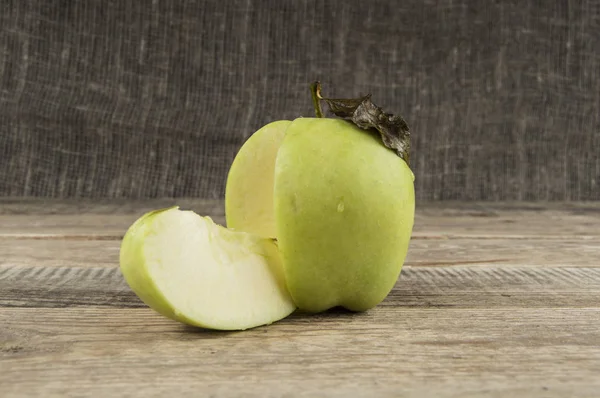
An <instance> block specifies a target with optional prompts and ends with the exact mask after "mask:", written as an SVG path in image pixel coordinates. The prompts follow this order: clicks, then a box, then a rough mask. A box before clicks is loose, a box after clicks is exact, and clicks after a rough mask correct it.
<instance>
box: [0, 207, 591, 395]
mask: <svg viewBox="0 0 600 398" xmlns="http://www.w3.org/2000/svg"><path fill="white" fill-rule="evenodd" d="M175 202H177V201H151V202H131V203H129V202H122V203H116V202H111V203H85V202H71V203H68V202H46V203H42V202H37V201H30V202H25V203H23V202H17V201H10V200H3V201H0V396H1V397H21V396H44V397H51V396H57V397H58V396H61V397H63V396H76V397H97V396H165V395H167V394H174V393H175V394H178V395H183V394H193V395H194V396H226V397H227V396H256V397H271V396H272V397H280V396H290V397H293V396H306V397H319V396H340V397H341V396H343V397H350V396H351V397H362V396H364V397H368V396H369V397H370V396H381V397H385V396H394V397H396V396H407V397H431V396H436V397H473V396H490V397H515V396H518V397H538V396H539V397H567V396H568V397H597V396H598V391H600V376H599V375H600V204H545V205H527V204H505V203H497V204H446V205H444V204H430V205H423V206H421V207H420V208H419V210H418V215H417V220H416V226H415V230H416V231H415V238H414V239H413V241H412V242H411V247H410V253H409V258H408V259H407V263H406V266H405V268H404V270H403V271H402V275H401V278H400V280H399V281H398V283H397V285H396V287H395V288H394V290H393V291H392V293H391V294H390V295H389V297H388V298H387V299H386V300H385V301H384V302H383V303H382V304H381V305H379V306H378V307H377V308H375V309H373V310H371V311H368V312H366V313H363V314H351V313H347V312H344V311H330V312H328V313H325V314H321V315H314V316H308V315H304V314H294V315H292V316H291V317H289V318H287V319H284V320H282V321H280V322H277V323H275V324H273V325H270V326H267V327H261V328H257V329H253V330H248V331H244V332H236V333H224V332H211V331H204V330H197V329H192V328H189V327H186V326H183V325H180V324H178V323H176V322H173V321H170V320H168V319H165V318H163V317H161V316H160V315H157V314H155V313H154V312H152V311H151V310H149V309H148V308H147V307H145V306H144V305H143V303H141V302H140V301H139V300H138V299H137V297H136V296H135V295H134V294H133V293H132V292H131V291H130V289H129V288H128V286H127V285H126V283H125V282H124V280H123V278H122V276H121V274H120V272H119V269H118V252H119V244H120V237H121V236H122V235H123V233H124V230H125V229H126V228H127V227H128V226H129V224H130V223H131V222H133V220H135V218H136V217H138V216H139V215H140V214H142V213H143V212H144V211H147V210H150V209H153V208H157V207H162V206H168V205H171V204H173V203H175ZM178 202H180V203H181V204H182V207H187V208H192V209H194V210H196V211H198V212H201V213H203V214H209V215H211V216H214V218H215V219H216V220H219V221H221V222H222V219H223V213H222V204H221V203H220V202H210V201H203V202H199V201H189V200H187V201H178Z"/></svg>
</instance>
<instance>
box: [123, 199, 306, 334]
mask: <svg viewBox="0 0 600 398" xmlns="http://www.w3.org/2000/svg"><path fill="white" fill-rule="evenodd" d="M120 264H121V271H122V273H123V276H124V277H125V280H126V281H127V283H128V284H129V286H130V287H131V289H132V290H133V291H134V292H135V293H136V294H137V295H138V297H140V299H141V300H142V301H143V302H144V303H146V304H147V305H148V306H149V307H151V308H152V309H154V310H156V311H157V312H159V313H160V314H162V315H165V316H167V317H169V318H171V319H174V320H176V321H180V322H183V323H186V324H190V325H194V326H200V327H204V328H210V329H220V330H244V329H248V328H252V327H256V326H260V325H265V324H270V323H272V322H275V321H277V320H280V319H282V318H284V317H286V316H288V315H289V314H290V313H292V312H293V311H294V310H295V305H294V303H293V301H292V299H291V297H290V295H289V293H288V291H287V289H286V286H285V279H284V275H283V270H282V264H281V257H280V255H279V251H278V249H277V245H276V243H275V242H274V241H273V240H272V239H266V238H263V237H259V236H258V235H253V234H250V233H246V232H236V231H231V230H228V229H226V228H224V227H221V226H219V225H216V224H215V223H214V222H213V221H212V220H211V219H210V218H209V217H201V216H199V215H198V214H196V213H194V212H192V211H181V210H179V209H178V208H176V207H174V208H169V209H163V210H157V211H153V212H150V213H147V214H145V215H143V216H142V217H140V218H139V219H138V220H137V221H136V222H135V223H134V224H133V225H132V226H131V227H130V228H129V230H128V231H127V233H126V234H125V237H124V239H123V242H122V245H121V252H120Z"/></svg>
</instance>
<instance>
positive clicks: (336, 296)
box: [226, 118, 415, 312]
mask: <svg viewBox="0 0 600 398" xmlns="http://www.w3.org/2000/svg"><path fill="white" fill-rule="evenodd" d="M269 126H271V125H267V126H266V127H265V128H263V129H261V130H259V131H258V132H257V133H256V135H255V136H254V135H253V136H252V137H251V138H250V139H249V140H248V141H247V143H246V144H244V145H243V146H242V148H241V150H240V151H239V152H238V154H237V156H236V159H235V161H234V165H244V166H243V167H239V166H238V167H232V169H231V171H230V173H229V175H228V181H227V189H226V203H228V204H229V206H228V207H227V209H226V210H227V214H226V217H227V226H228V227H230V228H233V229H236V230H240V231H246V232H251V233H256V234H263V235H265V234H266V235H265V236H268V237H276V238H277V240H278V244H279V249H280V252H281V255H282V258H283V268H284V272H285V277H286V282H287V287H288V289H289V291H290V293H291V295H292V298H293V299H294V302H295V303H296V305H297V306H298V307H299V308H301V309H303V310H305V311H308V312H320V311H323V310H327V309H329V308H332V307H335V306H342V307H345V308H347V309H350V310H353V311H364V310H367V309H370V308H372V307H374V306H376V305H377V304H378V303H380V302H381V301H382V300H383V299H384V298H385V297H386V296H387V295H388V294H389V292H390V291H391V289H392V288H393V286H394V285H395V283H396V281H397V279H398V276H399V275H400V271H401V268H402V265H403V263H404V260H405V257H406V254H407V251H408V246H409V241H410V236H411V233H412V227H413V220H414V209H415V198H414V187H413V180H414V175H413V174H412V172H411V170H410V168H409V166H408V164H407V163H406V161H405V160H404V159H403V158H402V157H400V156H398V155H397V154H396V153H394V151H392V150H390V149H388V148H386V147H385V146H384V145H383V143H382V141H381V138H380V137H379V135H378V134H377V132H373V131H372V130H365V129H361V128H359V127H357V126H356V125H354V124H353V123H351V122H349V121H347V120H342V119H329V118H299V119H296V120H294V121H293V122H291V123H289V124H288V122H285V123H281V124H278V125H277V129H273V128H268V127H269ZM276 142H278V143H280V146H279V148H278V149H277V148H274V146H275V144H274V143H276ZM263 145H264V146H266V147H268V150H264V151H261V150H260V149H259V148H261V147H262V146H263ZM407 158H408V157H406V159H407ZM271 181H272V185H271ZM252 187H254V189H253V188H252ZM242 203H243V204H242Z"/></svg>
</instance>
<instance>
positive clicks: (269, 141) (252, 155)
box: [225, 120, 292, 238]
mask: <svg viewBox="0 0 600 398" xmlns="http://www.w3.org/2000/svg"><path fill="white" fill-rule="evenodd" d="M291 123H292V122H291V121H289V120H279V121H276V122H272V123H269V124H267V125H266V126H264V127H262V128H261V129H259V130H258V131H256V132H255V133H254V134H252V135H251V136H250V138H249V139H248V140H247V141H246V142H245V143H244V145H243V146H242V148H240V150H239V152H238V155H237V156H236V157H235V159H234V161H233V163H232V165H231V168H230V170H229V174H228V176H227V184H226V188H225V215H226V216H225V217H226V221H227V227H229V228H232V229H235V230H236V231H245V232H250V233H253V234H256V235H259V236H264V237H269V238H274V237H275V235H276V231H275V214H274V212H273V187H274V177H275V174H274V170H275V160H276V158H277V151H278V150H279V147H280V146H281V142H282V141H283V138H284V136H285V131H286V130H287V128H288V127H289V125H290V124H291Z"/></svg>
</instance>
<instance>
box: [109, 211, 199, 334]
mask: <svg viewBox="0 0 600 398" xmlns="http://www.w3.org/2000/svg"><path fill="white" fill-rule="evenodd" d="M174 208H176V207H169V208H164V209H158V210H153V211H150V212H148V213H146V214H144V215H142V216H141V217H140V218H138V219H137V220H136V221H135V222H134V223H133V224H132V225H131V226H130V227H129V228H128V230H127V232H126V233H125V236H124V237H123V241H122V242H121V250H120V253H119V263H120V267H121V273H122V274H123V277H124V278H125V281H126V282H127V284H128V285H129V287H130V288H131V290H133V292H134V293H135V294H136V295H137V296H138V297H139V298H140V300H142V301H143V302H144V304H146V305H148V306H149V307H151V308H152V309H153V310H155V311H156V312H158V313H159V314H161V315H164V316H166V317H167V318H170V319H173V320H176V321H180V322H183V323H190V322H189V320H187V319H182V318H181V317H180V316H179V315H177V314H176V312H175V310H174V309H173V307H172V306H171V305H169V301H168V300H167V298H166V297H165V296H164V295H163V294H162V293H161V292H160V289H158V287H157V286H156V284H155V283H154V282H153V280H152V277H151V276H150V275H149V274H148V269H147V268H146V267H144V266H140V265H139V263H140V262H142V261H143V260H142V259H143V258H144V257H145V255H144V246H143V245H142V242H143V240H144V239H145V238H146V237H147V236H148V235H150V234H151V233H152V222H153V221H154V219H155V217H156V216H158V215H159V214H161V213H163V212H165V211H168V210H171V209H174ZM197 326H203V325H197Z"/></svg>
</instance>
